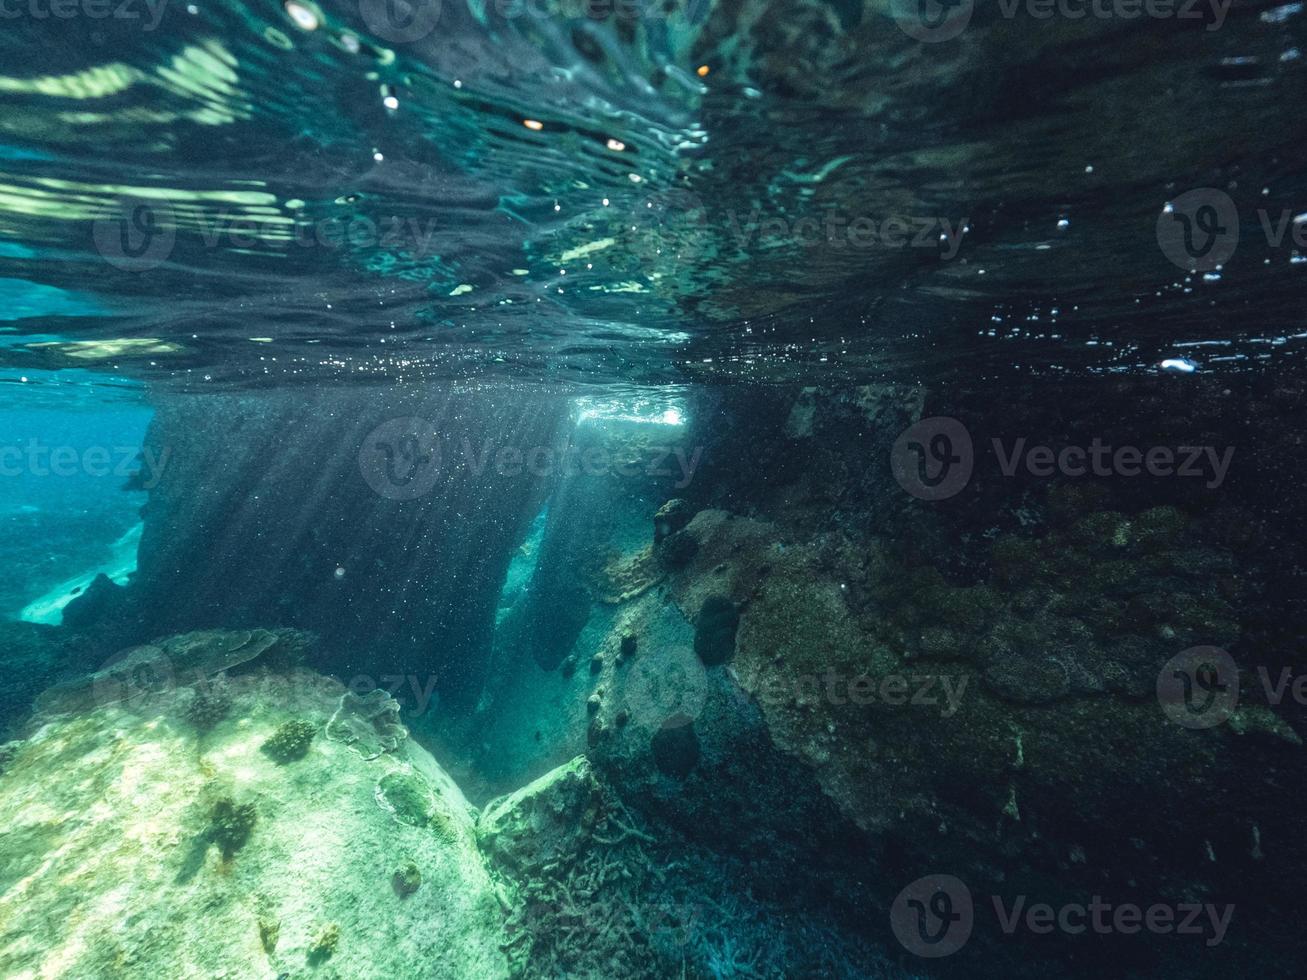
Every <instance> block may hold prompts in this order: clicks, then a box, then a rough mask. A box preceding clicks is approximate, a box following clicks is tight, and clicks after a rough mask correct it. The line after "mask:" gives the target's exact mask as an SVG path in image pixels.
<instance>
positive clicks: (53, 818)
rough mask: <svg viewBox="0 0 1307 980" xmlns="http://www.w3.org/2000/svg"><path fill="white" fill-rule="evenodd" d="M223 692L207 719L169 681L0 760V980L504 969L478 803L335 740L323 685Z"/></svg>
mask: <svg viewBox="0 0 1307 980" xmlns="http://www.w3.org/2000/svg"><path fill="white" fill-rule="evenodd" d="M209 639H210V640H211V641H212V642H213V643H215V644H217V645H218V646H222V645H224V644H223V641H222V638H221V637H220V636H211V637H210V638H209ZM164 646H165V648H166V644H165V645H164ZM196 683H197V684H204V683H205V682H204V681H197V682H196ZM222 689H223V698H224V699H226V700H227V701H228V702H229V707H228V709H227V711H226V713H225V714H224V715H222V716H221V717H220V718H218V720H217V721H216V722H212V720H211V719H210V722H211V727H207V728H197V727H196V726H195V724H194V723H193V721H192V719H191V716H190V715H189V714H188V710H187V706H188V705H190V704H191V702H192V700H193V699H194V698H195V697H197V696H198V695H199V694H201V693H203V692H197V691H195V690H191V689H188V688H186V687H173V686H168V685H164V686H163V687H161V688H158V689H153V690H151V691H149V692H148V693H144V694H140V695H139V696H137V697H135V698H132V699H127V700H121V699H111V700H108V701H105V702H103V703H99V704H94V703H92V704H84V705H81V706H80V707H81V710H79V711H78V712H76V713H73V714H68V715H64V716H60V717H56V718H53V719H51V720H49V721H47V722H46V723H45V724H44V725H43V726H42V727H41V728H39V729H38V730H36V731H35V732H34V733H33V734H31V735H30V737H28V738H27V739H26V740H25V741H23V742H21V743H18V744H17V745H16V746H12V747H11V749H10V752H9V759H8V761H7V762H6V764H5V766H4V769H3V773H2V774H0V812H3V813H4V814H5V827H4V830H3V833H0V975H4V976H30V977H34V976H42V977H70V978H71V977H79V978H83V977H97V978H109V977H175V978H192V977H193V978H201V977H203V978H213V977H228V978H237V977H239V978H265V977H266V978H269V980H271V978H274V977H284V978H298V977H308V976H314V977H384V976H394V977H398V976H415V975H421V976H424V977H434V978H443V977H448V978H450V980H454V978H459V980H461V978H464V977H478V978H481V977H486V978H493V977H499V976H504V975H505V974H506V964H505V961H504V957H503V955H502V953H501V951H500V948H499V943H500V939H501V936H502V933H501V927H502V926H501V913H500V910H499V907H498V902H497V901H496V898H495V893H494V890H493V886H492V883H491V880H490V877H489V875H488V873H487V871H486V869H485V867H484V865H483V863H482V859H481V856H480V854H479V852H478V850H477V846H476V838H475V834H474V831H473V819H474V811H473V810H472V808H471V807H470V806H469V805H468V804H467V803H466V801H465V800H464V799H463V796H462V794H461V793H460V791H459V790H458V788H457V787H456V786H455V785H454V783H453V782H452V781H451V780H450V779H449V777H448V776H447V775H446V774H445V773H444V771H443V770H442V769H441V768H440V766H439V765H438V764H437V763H436V762H435V760H434V759H433V758H432V757H431V756H430V755H429V754H427V753H426V752H425V751H424V750H423V749H421V748H420V747H418V746H417V745H416V743H414V742H412V741H411V740H409V739H407V738H406V739H404V740H403V741H402V742H398V743H397V744H396V745H395V746H394V748H393V750H392V751H389V752H382V753H379V754H377V755H375V756H373V757H372V758H368V757H366V756H365V754H364V753H363V752H361V751H359V750H358V748H357V746H356V745H354V744H351V743H349V742H345V741H340V740H337V739H334V738H330V737H326V735H325V734H324V733H323V728H324V726H325V725H326V723H327V722H328V720H329V719H330V718H331V717H332V716H333V714H335V713H336V712H337V710H338V708H339V706H340V704H341V698H342V694H343V693H344V690H343V688H342V687H341V686H340V685H339V684H338V683H337V682H335V681H333V680H330V679H328V678H325V677H322V676H321V675H318V674H315V673H312V672H309V671H303V670H300V671H295V672H293V673H291V674H285V673H280V672H278V673H273V672H269V671H266V670H260V671H256V672H251V673H247V674H244V675H242V676H239V677H232V678H228V679H226V680H225V681H224V682H223V685H222ZM287 722H305V723H308V724H311V725H313V726H314V727H315V728H316V729H317V732H318V734H317V736H316V737H313V738H312V740H311V741H310V742H309V744H308V748H307V751H306V752H305V753H304V754H303V756H302V757H289V756H284V755H283V756H280V757H278V756H277V754H276V753H269V752H268V751H266V746H267V745H268V743H269V740H270V739H272V738H273V737H274V735H275V733H277V732H278V730H279V728H281V726H283V725H285V724H286V723H287ZM397 881H398V882H400V883H402V885H403V887H401V886H400V884H397Z"/></svg>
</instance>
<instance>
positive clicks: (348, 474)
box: [105, 388, 566, 705]
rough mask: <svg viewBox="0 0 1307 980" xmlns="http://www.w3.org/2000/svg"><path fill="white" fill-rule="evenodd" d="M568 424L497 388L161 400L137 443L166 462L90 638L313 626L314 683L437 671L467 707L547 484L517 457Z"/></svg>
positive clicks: (559, 413) (543, 401)
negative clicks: (120, 583)
mask: <svg viewBox="0 0 1307 980" xmlns="http://www.w3.org/2000/svg"><path fill="white" fill-rule="evenodd" d="M565 411H566V403H565V400H564V399H562V398H557V397H552V396H551V397H543V396H540V395H538V394H530V393H525V392H521V391H508V390H503V389H499V390H495V391H485V390H482V391H477V392H472V393H451V392H431V391H429V390H421V391H419V390H416V389H413V390H409V389H399V390H396V389H394V388H387V389H384V390H382V389H377V390H357V389H355V390H314V391H311V392H309V391H305V392H293V393H290V392H278V393H275V394H222V395H214V396H199V397H196V396H189V397H186V398H181V399H175V400H174V399H162V400H160V402H159V403H158V413H157V416H156V418H155V420H154V422H153V424H152V426H151V428H150V431H149V434H148V436H147V440H146V442H147V446H148V447H149V448H150V449H151V450H152V451H154V452H156V453H159V454H161V456H160V458H164V457H163V456H162V454H166V459H167V463H166V465H165V467H164V469H163V475H162V478H161V480H160V481H159V483H158V485H157V486H156V487H154V488H153V489H152V490H151V492H150V498H149V502H148V504H147V505H146V507H145V510H144V517H145V531H144V535H143V538H142V541H141V548H140V561H139V568H138V571H137V573H136V576H135V578H134V580H133V581H132V583H131V585H130V586H129V587H128V588H127V590H126V594H125V595H123V596H121V597H120V601H119V602H118V603H117V608H116V609H115V610H113V612H112V613H111V614H110V615H109V616H108V617H107V620H108V622H107V623H106V624H105V625H106V626H108V628H110V629H112V631H113V632H114V634H115V638H116V639H117V640H118V641H119V642H120V643H122V644H127V643H132V642H145V641H148V640H149V639H151V638H152V637H154V636H158V635H160V634H164V633H169V632H175V631H179V630H185V629H196V628H207V627H228V628H230V627H241V626H253V625H256V624H261V625H269V624H271V625H284V626H294V627H299V628H304V629H310V630H312V631H314V632H315V633H317V634H319V635H320V636H321V637H322V639H323V641H324V644H323V649H324V651H326V653H325V656H326V658H327V659H325V660H324V661H323V662H322V663H321V666H323V667H324V668H325V669H330V670H333V671H338V672H341V673H345V674H353V673H358V672H364V671H366V673H367V674H368V675H369V676H371V677H372V678H373V679H374V681H375V683H377V684H384V681H383V680H382V677H383V676H386V675H408V674H413V675H419V676H421V677H430V676H432V675H433V674H434V675H436V677H437V679H438V680H437V689H438V691H439V693H440V695H441V696H442V697H443V698H444V699H446V700H447V702H448V703H451V704H454V705H458V704H469V703H473V702H474V701H475V698H476V695H477V692H478V691H479V689H480V686H481V683H482V680H483V676H484V672H485V669H486V661H487V657H488V650H489V641H490V632H491V629H492V627H493V624H494V611H495V602H496V597H497V594H498V589H499V585H500V583H501V582H502V581H503V577H504V573H505V571H506V569H507V565H508V561H509V558H510V554H511V551H512V549H513V548H514V547H516V545H517V544H518V543H519V542H520V540H521V537H522V534H523V530H524V527H525V522H526V521H527V520H529V518H530V517H531V516H532V515H533V514H534V512H535V510H536V508H537V506H538V503H539V497H540V495H541V494H542V493H543V491H544V489H545V486H546V484H547V482H548V480H549V475H548V472H547V470H543V469H542V470H539V471H538V472H536V473H533V472H532V471H531V470H530V469H529V468H524V467H523V466H522V464H521V462H520V461H519V460H520V457H517V456H515V455H514V454H515V453H516V452H518V451H525V450H530V449H532V448H534V447H541V446H544V447H549V446H551V445H552V444H553V440H554V439H555V437H556V436H557V435H558V433H559V429H560V422H561V420H562V419H563V418H564V417H565ZM396 420H400V421H396ZM344 649H349V650H351V651H352V653H353V656H352V657H349V658H347V657H344V656H335V657H334V658H333V653H332V651H336V650H344Z"/></svg>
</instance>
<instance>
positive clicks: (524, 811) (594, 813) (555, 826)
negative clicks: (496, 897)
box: [476, 756, 606, 872]
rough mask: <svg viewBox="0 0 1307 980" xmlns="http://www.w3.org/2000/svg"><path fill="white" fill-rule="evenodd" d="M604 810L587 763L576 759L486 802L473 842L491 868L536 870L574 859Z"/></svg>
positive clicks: (582, 758)
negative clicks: (491, 861)
mask: <svg viewBox="0 0 1307 980" xmlns="http://www.w3.org/2000/svg"><path fill="white" fill-rule="evenodd" d="M605 809H606V804H605V801H604V799H603V794H602V792H601V790H600V786H599V783H598V781H597V780H596V779H595V775H594V771H593V770H592V769H591V768H590V762H589V760H588V759H586V758H585V756H577V757H576V758H575V759H573V760H572V761H571V762H568V763H566V764H564V765H562V766H559V767H558V768H557V769H553V770H551V771H549V772H547V773H545V775H543V776H541V777H540V778H539V779H537V780H535V781H534V782H532V783H530V784H528V785H526V786H524V787H522V788H521V789H519V790H518V791H517V792H515V793H512V794H510V795H508V796H504V797H500V798H499V799H496V800H493V801H491V802H490V803H488V804H487V805H486V808H485V809H484V810H483V811H482V812H481V816H480V818H479V819H478V820H477V826H476V834H477V840H478V842H479V843H480V845H481V850H482V852H483V853H484V854H486V856H487V857H489V858H491V859H492V860H494V861H495V862H496V863H497V864H499V865H501V866H503V867H505V868H508V869H511V870H514V871H517V872H526V871H536V870H539V869H541V868H544V867H546V866H547V865H550V864H552V863H559V862H562V863H565V862H567V861H568V860H570V859H571V858H572V857H574V856H575V855H576V853H577V852H578V850H579V849H580V848H581V847H582V846H584V843H585V840H586V838H587V837H588V835H589V833H590V832H591V830H592V829H593V828H594V826H595V825H596V823H597V822H598V821H599V820H600V819H601V817H602V816H603V815H604V813H605Z"/></svg>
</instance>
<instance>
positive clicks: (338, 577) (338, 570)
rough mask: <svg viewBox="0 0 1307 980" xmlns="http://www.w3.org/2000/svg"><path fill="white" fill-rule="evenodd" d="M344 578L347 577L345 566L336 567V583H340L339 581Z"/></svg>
mask: <svg viewBox="0 0 1307 980" xmlns="http://www.w3.org/2000/svg"><path fill="white" fill-rule="evenodd" d="M344 577H345V568H344V566H343V565H337V566H336V581H338V582H339V581H340V580H341V579H343V578H344Z"/></svg>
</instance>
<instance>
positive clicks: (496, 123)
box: [0, 0, 1307, 385]
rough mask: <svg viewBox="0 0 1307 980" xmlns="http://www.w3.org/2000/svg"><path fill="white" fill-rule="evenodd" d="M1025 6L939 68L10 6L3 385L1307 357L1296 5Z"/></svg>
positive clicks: (756, 373)
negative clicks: (1179, 243)
mask: <svg viewBox="0 0 1307 980" xmlns="http://www.w3.org/2000/svg"><path fill="white" fill-rule="evenodd" d="M1010 6H1011V5H997V6H996V5H981V6H980V8H979V9H974V10H973V9H971V7H970V5H969V4H963V5H962V6H961V7H960V8H959V9H960V10H961V11H962V12H963V13H964V14H965V15H966V22H965V24H964V25H963V27H962V29H961V31H960V33H959V34H958V36H956V37H952V38H951V39H948V40H944V41H939V42H937V43H931V42H922V41H919V40H917V39H916V38H914V37H911V36H909V32H908V31H907V30H905V29H904V25H905V24H907V26H910V24H909V23H908V22H907V21H905V17H907V15H906V14H904V12H903V10H901V9H899V7H906V5H899V7H891V5H890V4H889V3H886V2H872V0H866V2H864V3H861V4H858V3H831V4H821V3H809V2H801V0H778V2H773V3H739V2H715V0H667V2H666V3H663V4H658V5H655V4H653V3H652V2H651V0H650V2H645V0H631V2H630V3H629V4H619V5H616V6H614V5H610V4H603V3H599V2H598V0H594V2H590V3H586V2H583V0H534V2H531V3H526V2H523V3H511V4H510V3H508V2H507V0H492V2H478V3H465V2H463V0H423V5H421V6H418V7H416V8H408V7H406V6H405V5H404V3H403V2H402V0H394V2H393V3H389V4H387V3H382V2H380V0H376V2H373V0H365V2H363V3H362V4H358V5H355V4H349V3H338V2H333V3H329V4H323V5H321V6H314V5H312V4H310V3H307V2H304V3H300V2H298V0H291V2H288V3H286V4H284V5H283V4H279V3H273V2H251V3H234V2H218V0H205V2H196V3H194V4H190V5H187V4H183V3H181V2H179V0H173V2H159V3H157V4H156V5H155V6H153V7H149V6H146V5H145V3H144V0H131V2H127V3H125V4H124V5H123V6H122V7H120V8H119V9H118V10H117V11H116V12H115V13H114V14H113V15H112V16H108V17H104V16H98V15H96V16H93V15H92V14H91V13H90V11H92V10H94V11H99V8H98V7H96V6H95V4H94V3H93V2H92V0H85V2H84V3H81V4H74V5H73V6H72V7H69V8H67V10H68V11H70V13H69V14H68V16H62V15H54V14H50V13H49V11H50V9H51V8H49V7H48V5H45V0H23V3H21V4H18V3H16V4H14V5H12V6H11V7H9V8H6V11H7V12H6V14H5V18H6V20H5V26H4V30H3V32H2V33H0V100H3V110H2V111H0V236H3V237H0V299H3V303H0V318H3V320H4V321H5V324H4V326H3V327H2V328H0V331H3V332H0V358H2V359H3V363H4V365H5V366H6V372H5V373H6V376H7V378H8V379H11V380H16V379H17V378H18V377H21V376H24V375H26V376H27V377H28V378H29V380H31V379H35V378H37V377H38V374H39V372H41V371H42V370H51V369H62V368H66V367H81V368H95V369H108V370H112V371H117V372H118V373H120V374H123V375H128V376H131V377H134V378H153V379H156V380H157V379H161V378H164V377H170V378H174V379H176V380H178V381H181V382H185V383H189V384H196V385H200V384H205V383H210V384H222V383H232V384H241V385H244V384H252V383H262V382H268V381H272V382H275V383H281V382H286V381H290V380H296V379H313V378H320V377H322V376H324V375H334V376H343V377H348V378H358V379H364V378H368V379H370V378H387V379H393V378H400V377H402V378H408V379H412V378H419V377H420V378H437V377H453V378H468V377H478V376H486V375H506V376H513V377H522V378H530V379H533V380H585V381H603V382H611V381H625V382H631V383H642V382H651V381H659V382H665V381H677V380H687V379H720V378H731V379H748V380H764V381H765V380H828V379H829V380H834V379H844V378H854V377H893V378H912V379H916V378H919V377H923V376H930V375H935V374H939V373H941V372H944V373H947V372H950V371H965V372H966V373H969V374H973V375H974V374H989V373H1002V372H1005V371H1017V372H1037V373H1038V372H1060V371H1066V372H1090V371H1137V370H1151V369H1153V366H1154V365H1155V364H1156V363H1157V362H1158V361H1159V360H1160V359H1161V358H1164V357H1188V358H1190V359H1192V360H1194V361H1195V362H1197V363H1201V364H1202V365H1203V366H1204V367H1205V368H1209V369H1238V368H1243V367H1247V366H1249V365H1250V364H1256V363H1260V362H1266V361H1272V362H1274V361H1277V360H1280V359H1283V358H1285V357H1292V356H1294V355H1296V353H1297V351H1298V349H1299V346H1300V344H1301V341H1302V337H1303V331H1304V325H1303V322H1302V318H1303V315H1302V303H1301V295H1302V293H1301V286H1300V281H1301V277H1302V276H1303V275H1304V274H1307V264H1304V266H1302V267H1300V265H1299V263H1300V262H1303V259H1304V256H1307V250H1302V249H1299V247H1298V245H1296V244H1295V237H1297V238H1298V239H1299V240H1301V239H1302V232H1303V227H1302V226H1301V225H1294V224H1293V223H1292V218H1293V217H1294V216H1298V215H1301V214H1303V213H1304V212H1307V180H1304V175H1303V172H1302V171H1303V167H1302V164H1303V156H1304V154H1303V149H1302V147H1303V145H1304V129H1305V128H1307V127H1305V126H1304V123H1303V122H1302V114H1301V113H1300V112H1299V111H1297V108H1296V107H1298V106H1300V105H1301V104H1302V103H1303V98H1304V78H1305V77H1307V75H1305V74H1304V66H1303V61H1302V59H1301V57H1300V53H1299V46H1300V43H1301V35H1302V34H1303V24H1304V23H1307V21H1304V20H1303V18H1302V16H1301V14H1300V6H1301V5H1299V4H1286V5H1278V6H1277V5H1274V4H1270V3H1237V4H1235V5H1234V6H1233V7H1232V8H1230V9H1228V10H1225V11H1224V15H1223V16H1220V15H1219V14H1220V11H1219V9H1218V8H1208V7H1204V8H1203V10H1204V11H1206V12H1205V13H1204V17H1205V20H1194V19H1187V20H1186V19H1180V18H1176V17H1172V18H1169V19H1161V18H1151V19H1150V18H1142V19H1140V18H1135V19H1132V18H1125V17H1108V18H1097V17H1092V16H1091V17H1085V18H1079V19H1077V18H1074V17H1069V16H1053V17H1050V18H1040V17H1036V16H1033V15H1032V14H1031V12H1030V11H1029V10H1027V9H1026V8H1025V7H1024V6H1020V5H1019V6H1018V7H1016V8H1013V9H1012V10H1011V11H1010V12H1009V7H1010ZM83 8H85V9H83ZM60 9H63V8H60ZM1214 11H1216V12H1214ZM1200 12H1202V11H1200ZM909 19H910V18H909ZM1195 188H1206V189H1210V192H1211V193H1214V194H1218V195H1223V198H1222V200H1223V201H1229V202H1231V206H1232V207H1233V209H1234V211H1233V219H1234V225H1235V230H1234V239H1233V240H1234V242H1235V244H1236V246H1237V248H1236V249H1235V251H1234V252H1233V254H1232V255H1231V256H1230V257H1229V258H1228V260H1227V261H1224V262H1221V263H1218V264H1217V265H1219V267H1209V266H1208V265H1204V262H1203V260H1202V258H1201V257H1200V258H1199V259H1197V260H1192V261H1191V259H1189V258H1186V257H1185V256H1184V254H1180V255H1179V260H1178V261H1173V259H1175V258H1176V254H1175V249H1174V248H1170V247H1169V246H1168V235H1170V238H1171V239H1174V238H1175V234H1172V233H1171V231H1174V232H1175V233H1176V234H1179V233H1181V232H1183V230H1184V229H1183V227H1181V226H1179V225H1176V227H1175V229H1172V230H1171V231H1168V230H1167V228H1166V227H1165V226H1168V225H1172V224H1174V223H1175V222H1174V221H1167V220H1166V219H1167V214H1168V211H1167V209H1168V206H1169V207H1171V208H1174V204H1173V203H1172V202H1176V201H1182V198H1181V195H1183V194H1184V193H1185V192H1186V191H1190V190H1193V189H1195ZM1205 193H1206V192H1205ZM1224 195H1228V197H1224ZM1200 203H1201V202H1200ZM1181 207H1182V208H1183V207H1185V205H1184V204H1183V203H1182V204H1181ZM1217 213H1218V212H1217V211H1210V212H1207V213H1205V214H1204V215H1203V216H1202V217H1203V218H1204V219H1206V217H1208V215H1210V214H1217ZM1220 213H1221V214H1223V215H1225V217H1229V215H1228V213H1226V212H1220ZM1225 217H1222V218H1221V220H1220V221H1218V222H1217V224H1218V225H1219V227H1220V230H1221V231H1222V232H1225V233H1228V231H1229V227H1228V224H1227V223H1226V221H1225ZM887 221H888V222H889V225H888V227H887V226H886V222H887ZM1208 227H1209V225H1208V223H1207V222H1206V221H1205V220H1204V222H1203V223H1202V224H1201V225H1200V226H1197V230H1196V232H1195V233H1196V234H1199V235H1203V234H1206V232H1204V230H1203V229H1205V228H1208ZM1212 227H1213V228H1215V227H1216V226H1215V225H1213V226H1212ZM1172 244H1174V242H1172ZM1218 257H1219V256H1218ZM1186 266H1188V267H1186Z"/></svg>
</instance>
